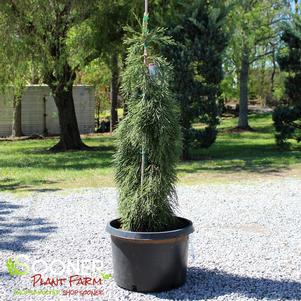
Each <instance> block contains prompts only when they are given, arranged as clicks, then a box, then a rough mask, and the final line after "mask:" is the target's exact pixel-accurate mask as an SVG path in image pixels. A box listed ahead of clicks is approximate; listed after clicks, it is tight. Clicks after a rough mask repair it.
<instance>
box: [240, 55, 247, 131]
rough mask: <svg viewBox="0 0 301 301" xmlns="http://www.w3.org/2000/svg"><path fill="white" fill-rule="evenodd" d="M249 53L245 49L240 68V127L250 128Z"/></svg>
mask: <svg viewBox="0 0 301 301" xmlns="http://www.w3.org/2000/svg"><path fill="white" fill-rule="evenodd" d="M249 67H250V64H249V53H248V51H247V50H244V52H243V56H242V60H241V69H240V98H239V118H238V128H240V129H244V130H248V129H250V127H249V123H248V83H249Z"/></svg>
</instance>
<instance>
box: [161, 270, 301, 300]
mask: <svg viewBox="0 0 301 301" xmlns="http://www.w3.org/2000/svg"><path fill="white" fill-rule="evenodd" d="M230 294H239V295H243V296H245V297H247V298H254V299H256V300H262V299H264V300H275V299H277V300H300V299H301V282H296V281H289V280H282V281H280V280H271V279H266V278H251V277H244V276H238V275H232V274H227V273H223V272H219V271H218V270H205V269H200V268H189V269H188V274H187V282H186V284H185V285H184V286H183V287H181V288H180V289H175V290H172V291H169V292H164V293H157V294H155V296H156V297H158V298H160V299H172V300H207V299H208V298H218V297H219V296H224V295H230ZM229 300H230V299H229ZM252 300H253V299H252Z"/></svg>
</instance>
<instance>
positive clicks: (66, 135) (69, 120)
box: [51, 84, 88, 151]
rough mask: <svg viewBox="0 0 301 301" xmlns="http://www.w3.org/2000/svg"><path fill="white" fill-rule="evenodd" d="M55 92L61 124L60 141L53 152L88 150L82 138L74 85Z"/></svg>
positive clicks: (53, 148)
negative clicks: (76, 111) (73, 91)
mask: <svg viewBox="0 0 301 301" xmlns="http://www.w3.org/2000/svg"><path fill="white" fill-rule="evenodd" d="M52 92H53V95H54V101H55V104H56V106H57V109H58V114H59V122H60V130H61V133H60V141H59V142H58V144H56V145H55V146H53V147H52V148H51V150H52V151H68V150H83V149H88V146H86V145H85V144H84V143H83V142H82V140H81V137H80V133H79V129H78V124H77V119H76V114H75V107H74V100H73V94H72V84H69V85H66V86H62V87H61V88H59V89H56V90H54V91H52Z"/></svg>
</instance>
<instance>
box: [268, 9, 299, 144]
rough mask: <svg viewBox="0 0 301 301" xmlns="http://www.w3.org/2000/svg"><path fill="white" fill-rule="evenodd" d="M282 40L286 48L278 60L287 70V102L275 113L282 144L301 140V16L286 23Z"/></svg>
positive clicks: (277, 133)
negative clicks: (291, 140)
mask: <svg viewBox="0 0 301 301" xmlns="http://www.w3.org/2000/svg"><path fill="white" fill-rule="evenodd" d="M282 40H283V42H284V43H285V45H286V48H285V49H284V50H283V51H282V53H281V54H280V56H279V58H278V61H279V65H280V68H281V70H283V71H285V72H287V74H288V75H287V78H286V81H285V92H286V102H287V103H286V104H283V105H280V106H278V107H277V108H276V109H275V111H274V114H273V120H274V125H275V129H276V142H277V144H278V145H280V146H284V145H287V144H288V140H289V139H295V140H296V141H297V142H300V141H301V17H300V15H298V14H296V15H295V16H294V17H293V19H292V21H291V23H287V24H286V25H285V29H284V32H283V35H282Z"/></svg>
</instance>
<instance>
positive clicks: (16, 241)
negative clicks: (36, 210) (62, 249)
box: [0, 201, 57, 253]
mask: <svg viewBox="0 0 301 301" xmlns="http://www.w3.org/2000/svg"><path fill="white" fill-rule="evenodd" d="M23 208H24V206H20V205H17V204H14V203H12V202H8V201H0V217H1V219H0V251H13V252H17V253H28V252H32V251H33V247H30V246H29V245H28V244H29V243H32V242H37V245H38V242H39V241H41V240H43V239H45V238H47V236H48V235H49V234H51V233H53V232H55V231H56V229H57V227H56V226H54V225H53V224H52V223H50V222H48V221H47V219H45V218H30V217H27V216H26V217H24V216H23V217H22V216H21V217H20V216H18V217H14V211H15V210H19V209H23Z"/></svg>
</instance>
